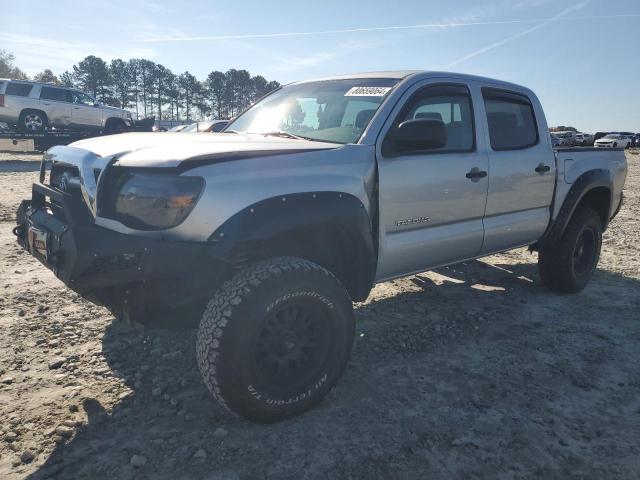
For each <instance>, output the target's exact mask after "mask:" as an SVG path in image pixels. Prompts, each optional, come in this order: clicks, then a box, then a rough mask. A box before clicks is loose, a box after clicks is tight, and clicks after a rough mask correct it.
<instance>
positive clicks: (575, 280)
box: [538, 207, 602, 293]
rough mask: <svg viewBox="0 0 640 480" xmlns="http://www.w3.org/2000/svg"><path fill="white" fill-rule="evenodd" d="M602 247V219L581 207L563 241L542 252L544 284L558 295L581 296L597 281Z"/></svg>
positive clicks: (541, 265)
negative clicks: (588, 286)
mask: <svg viewBox="0 0 640 480" xmlns="http://www.w3.org/2000/svg"><path fill="white" fill-rule="evenodd" d="M601 247H602V221H601V220H600V215H598V213H597V212H596V211H595V210H593V209H591V208H587V207H578V208H577V209H576V211H575V212H574V214H573V217H572V218H571V220H570V221H569V225H567V229H566V230H565V232H564V234H563V235H562V237H561V238H560V240H559V241H558V242H557V243H556V244H554V245H551V246H549V247H543V248H541V249H540V252H539V255H538V269H539V271H540V277H541V279H542V282H543V283H544V284H545V285H546V286H547V287H548V288H549V289H550V290H553V291H554V292H558V293H577V292H579V291H580V290H582V289H583V288H584V287H586V286H587V284H588V283H589V281H590V280H591V277H593V272H594V271H595V269H596V266H597V265H598V260H599V258H600V248H601Z"/></svg>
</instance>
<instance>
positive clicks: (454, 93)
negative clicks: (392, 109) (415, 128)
mask: <svg viewBox="0 0 640 480" xmlns="http://www.w3.org/2000/svg"><path fill="white" fill-rule="evenodd" d="M420 118H424V119H428V120H437V121H441V122H443V123H444V127H445V131H446V133H447V141H446V143H445V145H444V146H442V147H440V148H435V149H431V150H429V151H430V152H434V153H446V152H468V151H472V150H474V148H475V134H474V120H473V108H472V105H471V97H470V94H469V90H468V89H467V87H465V86H461V85H435V86H431V87H426V88H424V89H422V90H420V91H419V92H418V93H416V94H415V95H414V96H413V97H412V98H411V99H409V101H408V102H407V104H406V105H405V107H404V108H403V110H402V111H401V113H400V115H399V116H398V118H397V119H396V121H395V123H394V126H395V127H397V126H398V125H400V124H401V123H402V122H405V121H407V120H412V119H420ZM403 153H404V154H406V153H408V152H407V151H406V150H405V151H403ZM414 153H421V152H418V151H416V152H414Z"/></svg>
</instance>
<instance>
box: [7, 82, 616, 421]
mask: <svg viewBox="0 0 640 480" xmlns="http://www.w3.org/2000/svg"><path fill="white" fill-rule="evenodd" d="M547 132H548V127H547V123H546V120H545V116H544V113H543V110H542V107H541V105H540V102H539V101H538V99H537V97H536V96H535V95H534V93H533V92H532V91H530V90H529V89H527V88H524V87H521V86H518V85H514V84H511V83H506V82H502V81H498V80H492V79H488V78H481V77H474V76H468V75H460V74H451V73H438V72H415V71H406V72H377V73H367V74H357V75H345V76H339V77H332V78H324V79H319V80H313V81H307V82H300V83H293V84H290V85H287V86H284V87H281V88H279V89H277V90H275V91H274V92H272V93H271V94H269V95H267V96H266V97H264V98H262V99H261V100H259V101H258V102H257V103H256V104H255V105H253V106H252V107H250V108H249V109H248V110H247V111H245V112H244V113H242V114H241V115H239V116H238V117H237V118H236V119H234V120H233V121H231V122H230V123H229V125H228V126H227V127H226V128H225V130H224V131H223V132H221V133H213V134H209V135H198V134H184V133H167V134H164V135H154V134H149V133H125V134H121V135H114V136H109V137H100V138H92V139H87V140H82V141H79V142H76V143H74V144H72V145H69V146H56V147H53V148H51V149H50V150H49V151H48V152H47V153H46V154H45V155H44V158H43V162H42V166H41V171H40V179H39V181H38V182H36V183H34V185H33V189H32V198H31V199H29V200H25V201H23V203H22V204H21V206H20V208H19V210H18V212H17V222H18V225H17V227H16V228H15V234H16V235H17V237H18V241H19V243H20V244H21V245H22V246H23V247H24V248H25V249H27V250H28V251H29V252H30V253H31V254H32V255H33V256H34V257H36V258H37V259H38V260H40V261H41V262H42V263H43V264H44V265H45V266H47V267H48V268H49V269H51V270H52V271H53V272H54V273H55V275H56V276H57V277H58V278H59V279H60V280H62V281H63V282H64V283H65V284H66V285H67V286H69V287H70V288H71V289H73V290H74V291H76V292H78V293H80V294H82V295H83V296H85V297H87V298H89V299H91V300H92V301H94V302H96V303H98V304H101V305H105V306H106V307H107V308H109V309H110V310H111V311H112V312H113V313H114V315H115V316H117V317H123V318H126V319H129V320H131V321H136V322H141V323H144V324H150V323H153V322H157V321H158V319H159V318H161V316H162V315H163V314H164V313H166V312H197V313H198V318H199V319H200V321H199V327H198V331H197V342H196V353H197V361H198V366H199V369H200V372H201V374H202V377H203V380H204V383H205V384H206V386H207V387H208V389H209V390H210V391H211V393H212V394H213V396H214V397H215V398H216V399H217V400H218V401H219V402H220V403H221V404H222V405H223V406H226V407H227V408H228V409H229V410H230V411H232V412H234V413H236V414H238V415H241V416H243V417H245V418H248V419H250V420H253V421H257V422H273V421H277V420H280V419H283V418H286V417H289V416H291V415H295V414H298V413H300V412H303V411H305V410H307V409H309V408H311V407H312V406H313V405H315V404H316V403H318V402H319V401H320V400H321V399H322V398H323V397H324V396H325V395H326V394H327V392H328V391H329V390H330V389H331V388H332V387H333V386H334V385H335V383H336V382H337V380H338V378H339V377H340V376H341V374H342V373H343V371H344V369H345V366H346V364H347V361H348V359H349V356H350V351H351V347H352V344H353V338H354V314H353V308H352V302H354V301H363V300H365V299H366V298H367V296H368V295H369V292H370V291H371V288H372V286H373V285H374V284H375V283H378V282H384V281H386V280H389V279H393V278H397V277H401V276H406V275H410V274H413V273H415V272H422V271H425V270H429V269H432V268H435V267H439V266H443V265H448V264H453V263H457V262H461V261H465V260H469V259H474V258H478V257H483V256H486V255H491V254H493V253H496V252H502V251H505V250H509V249H513V248H518V247H523V246H529V248H530V249H531V250H532V251H536V252H538V265H539V271H540V277H541V279H542V282H543V283H544V284H545V285H546V286H547V287H548V288H549V289H550V290H551V291H553V292H560V293H574V292H578V291H580V290H582V289H583V288H584V287H585V286H586V285H587V283H588V282H589V280H590V279H591V277H592V275H593V273H594V270H595V268H596V265H597V263H598V259H599V254H600V248H601V244H602V233H603V231H605V230H606V228H607V226H608V224H609V222H610V220H611V219H612V218H613V217H614V216H615V215H616V213H617V212H618V210H619V209H620V207H621V205H622V189H623V185H624V181H625V177H626V173H627V163H626V159H625V155H624V153H623V151H622V149H619V148H598V149H585V148H581V149H570V148H569V149H561V150H557V151H554V149H553V148H552V145H551V139H550V137H549V135H548V133H547ZM173 315H174V317H176V316H177V318H183V319H184V321H185V322H186V321H187V317H188V315H187V313H182V314H178V313H174V314H173ZM180 315H183V316H180Z"/></svg>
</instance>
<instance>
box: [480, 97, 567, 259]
mask: <svg viewBox="0 0 640 480" xmlns="http://www.w3.org/2000/svg"><path fill="white" fill-rule="evenodd" d="M482 98H483V105H482V106H483V108H484V114H483V115H482V117H483V121H486V123H487V144H488V152H489V172H490V177H489V193H488V196H487V208H486V213H485V219H484V230H485V235H484V244H483V246H482V253H490V252H494V251H498V250H503V249H507V248H511V247H517V246H522V245H526V244H530V243H533V242H535V241H536V240H537V239H538V238H539V237H540V236H541V235H542V234H543V233H544V231H545V230H546V228H547V225H548V224H549V216H550V205H551V200H552V198H553V189H554V185H555V157H554V154H553V151H552V150H551V145H550V140H549V135H548V134H547V126H546V122H545V121H544V115H543V112H542V109H541V107H540V104H539V103H538V101H537V99H535V98H534V99H531V98H529V96H528V95H527V94H525V93H524V92H517V91H510V90H503V89H501V88H490V87H484V88H482Z"/></svg>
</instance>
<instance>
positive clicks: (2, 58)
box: [0, 49, 29, 80]
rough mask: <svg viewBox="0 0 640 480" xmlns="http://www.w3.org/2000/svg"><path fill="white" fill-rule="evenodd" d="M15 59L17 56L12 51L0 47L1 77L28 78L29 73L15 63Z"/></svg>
mask: <svg viewBox="0 0 640 480" xmlns="http://www.w3.org/2000/svg"><path fill="white" fill-rule="evenodd" d="M15 59H16V57H15V56H14V55H13V54H12V53H9V52H7V51H6V50H2V49H0V78H13V79H15V80H28V79H29V77H28V76H27V74H26V73H24V72H23V71H22V70H20V69H19V68H18V67H16V66H15V65H14V64H13V62H14V61H15Z"/></svg>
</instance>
